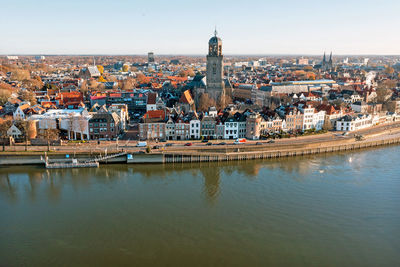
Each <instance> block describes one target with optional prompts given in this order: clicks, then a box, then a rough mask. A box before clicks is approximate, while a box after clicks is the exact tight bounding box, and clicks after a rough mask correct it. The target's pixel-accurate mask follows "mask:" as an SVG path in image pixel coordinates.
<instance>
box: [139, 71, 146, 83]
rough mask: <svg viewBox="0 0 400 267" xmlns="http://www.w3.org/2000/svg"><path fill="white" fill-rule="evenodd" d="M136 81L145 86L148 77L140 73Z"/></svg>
mask: <svg viewBox="0 0 400 267" xmlns="http://www.w3.org/2000/svg"><path fill="white" fill-rule="evenodd" d="M136 80H137V81H138V83H139V84H143V83H145V82H146V81H147V79H146V76H145V75H144V74H143V73H138V74H137V75H136Z"/></svg>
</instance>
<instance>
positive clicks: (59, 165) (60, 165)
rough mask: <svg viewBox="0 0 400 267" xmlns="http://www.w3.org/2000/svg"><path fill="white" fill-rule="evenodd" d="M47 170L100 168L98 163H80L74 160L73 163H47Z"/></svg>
mask: <svg viewBox="0 0 400 267" xmlns="http://www.w3.org/2000/svg"><path fill="white" fill-rule="evenodd" d="M45 166H46V169H68V168H97V167H99V162H98V161H90V162H87V161H85V162H80V161H78V160H77V159H72V161H71V162H62V163H61V162H52V163H50V162H48V160H47V159H46V161H45Z"/></svg>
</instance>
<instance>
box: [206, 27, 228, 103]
mask: <svg viewBox="0 0 400 267" xmlns="http://www.w3.org/2000/svg"><path fill="white" fill-rule="evenodd" d="M223 58H224V56H223V55H222V40H221V39H220V38H219V37H217V30H215V32H214V36H213V37H211V39H210V41H209V42H208V55H207V76H206V81H207V87H206V93H208V95H209V96H210V97H211V98H213V99H214V100H215V101H217V100H218V99H219V98H220V97H221V96H224V94H225V86H224V81H223V75H224V71H223Z"/></svg>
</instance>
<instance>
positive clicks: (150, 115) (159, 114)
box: [143, 110, 165, 119]
mask: <svg viewBox="0 0 400 267" xmlns="http://www.w3.org/2000/svg"><path fill="white" fill-rule="evenodd" d="M163 118H165V112H164V110H149V111H147V112H146V113H145V114H144V115H143V119H163Z"/></svg>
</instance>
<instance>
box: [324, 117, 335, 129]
mask: <svg viewBox="0 0 400 267" xmlns="http://www.w3.org/2000/svg"><path fill="white" fill-rule="evenodd" d="M322 129H323V130H325V131H330V130H332V129H333V127H332V123H331V120H330V119H327V118H325V121H324V125H323V126H322Z"/></svg>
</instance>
